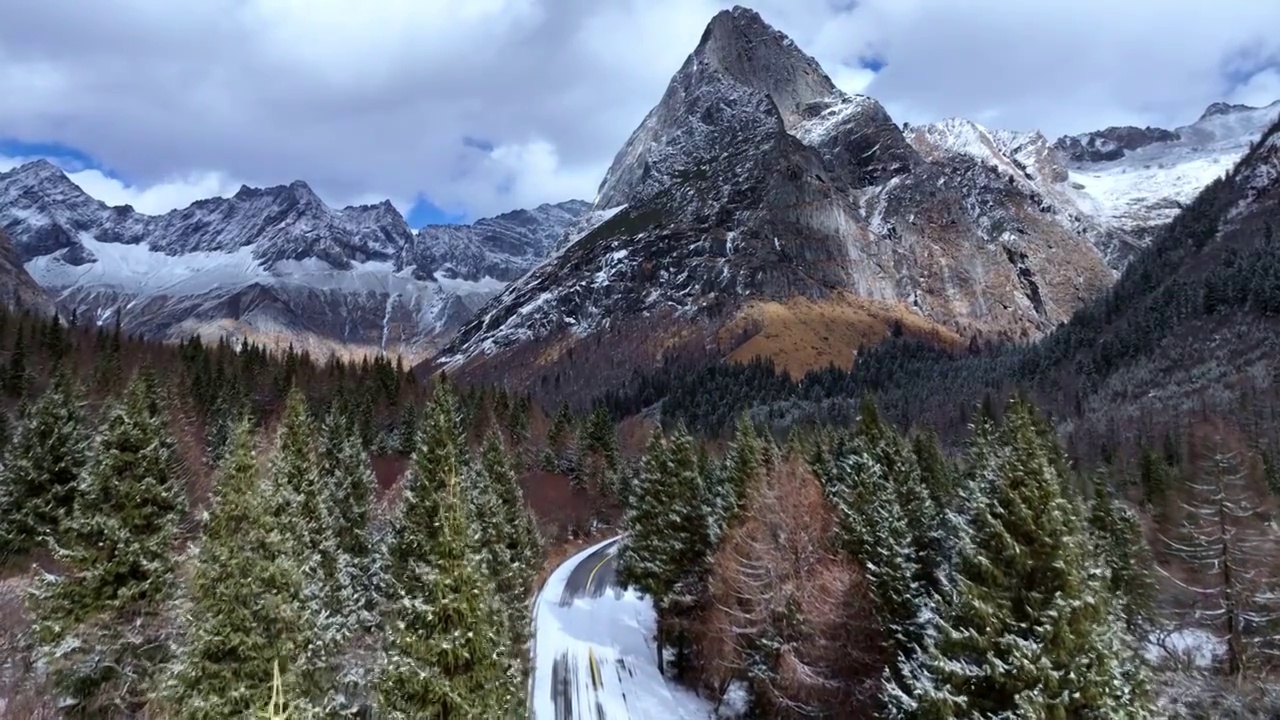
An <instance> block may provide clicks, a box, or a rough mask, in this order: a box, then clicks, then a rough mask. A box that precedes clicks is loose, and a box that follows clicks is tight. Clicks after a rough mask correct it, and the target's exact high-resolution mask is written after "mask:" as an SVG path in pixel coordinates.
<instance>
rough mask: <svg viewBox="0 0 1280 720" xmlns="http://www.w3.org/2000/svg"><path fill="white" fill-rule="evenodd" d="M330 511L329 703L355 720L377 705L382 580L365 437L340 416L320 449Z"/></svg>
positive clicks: (325, 568) (325, 565)
mask: <svg viewBox="0 0 1280 720" xmlns="http://www.w3.org/2000/svg"><path fill="white" fill-rule="evenodd" d="M317 457H318V462H319V478H320V483H321V488H322V490H323V497H322V506H323V509H324V514H325V516H326V518H327V523H328V525H329V528H330V529H331V532H329V533H327V534H326V536H325V538H324V540H323V541H322V544H321V546H320V548H319V551H320V556H319V560H318V566H319V568H320V569H321V572H322V580H323V583H324V590H323V593H322V595H323V598H324V600H323V607H322V611H321V613H320V616H319V620H320V622H319V630H320V632H322V633H326V634H328V638H327V639H326V640H325V641H324V642H323V643H322V644H321V645H322V646H325V647H331V648H334V650H333V654H334V655H337V660H338V666H337V668H336V670H337V673H338V677H337V681H336V682H334V683H333V684H332V685H331V686H330V689H329V692H328V697H327V698H326V700H325V702H324V703H323V704H324V706H325V707H328V708H330V709H331V711H332V712H335V713H340V714H351V713H353V712H356V711H358V710H359V708H361V707H365V706H368V705H370V703H372V695H373V685H374V673H375V672H376V666H377V661H378V652H379V649H380V648H379V645H380V642H379V637H380V634H379V629H378V598H379V595H380V592H381V590H382V584H381V583H380V581H379V577H378V568H377V558H376V557H375V553H376V548H375V540H374V538H373V535H372V506H373V489H374V476H373V468H372V467H371V466H370V463H369V453H368V452H367V451H366V449H365V447H364V444H363V442H362V441H361V438H360V434H359V433H357V432H355V426H354V423H352V422H351V421H350V419H349V418H348V417H347V416H346V415H345V414H344V413H342V412H340V411H339V410H338V409H336V408H335V409H332V410H330V412H329V414H328V416H327V417H326V418H325V422H324V425H323V427H322V428H321V431H320V443H319V448H318V453H317Z"/></svg>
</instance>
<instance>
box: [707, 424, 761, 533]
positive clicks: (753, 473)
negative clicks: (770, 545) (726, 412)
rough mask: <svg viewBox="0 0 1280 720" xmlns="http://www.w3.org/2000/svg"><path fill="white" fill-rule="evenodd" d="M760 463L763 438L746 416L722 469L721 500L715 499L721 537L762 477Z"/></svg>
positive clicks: (734, 434)
mask: <svg viewBox="0 0 1280 720" xmlns="http://www.w3.org/2000/svg"><path fill="white" fill-rule="evenodd" d="M762 465H763V463H762V461H761V459H760V438H759V436H757V435H756V429H755V426H754V425H752V424H751V420H750V419H749V418H748V417H747V416H746V414H745V413H744V414H743V415H742V416H741V417H739V418H738V424H737V426H736V428H735V429H734V433H733V442H731V443H730V444H729V452H728V453H727V454H726V455H725V458H724V464H723V468H722V475H723V479H724V482H723V483H721V484H720V486H719V487H720V488H721V489H722V490H723V493H722V497H719V498H716V500H717V504H718V506H719V510H720V513H721V515H722V521H721V525H720V528H719V530H720V532H718V533H717V535H721V534H723V532H724V529H725V528H727V527H728V526H729V525H730V524H731V523H732V522H733V521H734V520H736V519H737V516H738V513H739V511H740V510H741V508H742V503H743V502H745V499H746V496H747V489H748V488H749V487H751V485H752V483H753V482H754V481H755V479H756V478H757V477H758V476H759V474H760V472H761V470H762V469H763V468H762Z"/></svg>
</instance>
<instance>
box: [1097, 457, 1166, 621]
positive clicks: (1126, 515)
mask: <svg viewBox="0 0 1280 720" xmlns="http://www.w3.org/2000/svg"><path fill="white" fill-rule="evenodd" d="M1093 484H1094V497H1093V502H1092V503H1091V504H1090V506H1089V527H1090V529H1091V530H1092V531H1093V539H1094V543H1095V544H1096V545H1097V548H1098V550H1099V552H1100V553H1101V555H1102V558H1103V560H1104V562H1105V563H1106V571H1107V588H1108V590H1109V591H1110V592H1111V596H1112V598H1113V602H1114V603H1115V604H1116V607H1117V608H1118V609H1119V610H1120V613H1121V615H1123V616H1124V618H1125V623H1126V624H1127V626H1128V628H1129V631H1130V632H1131V633H1133V634H1134V635H1135V636H1140V635H1141V634H1142V633H1143V632H1144V629H1145V626H1146V625H1147V621H1148V620H1150V617H1151V612H1152V608H1153V602H1154V593H1155V585H1154V583H1153V582H1152V577H1151V571H1150V568H1151V567H1152V560H1151V553H1150V551H1149V550H1148V548H1147V542H1146V539H1145V538H1143V536H1142V525H1141V522H1140V521H1139V520H1138V515H1137V513H1135V512H1134V511H1133V510H1131V509H1130V508H1129V507H1128V506H1127V505H1125V504H1124V503H1123V502H1122V501H1121V500H1119V499H1118V498H1117V497H1115V495H1114V494H1113V493H1112V491H1111V486H1110V484H1109V483H1108V482H1107V478H1106V476H1105V475H1102V474H1098V475H1096V476H1095V477H1094V481H1093Z"/></svg>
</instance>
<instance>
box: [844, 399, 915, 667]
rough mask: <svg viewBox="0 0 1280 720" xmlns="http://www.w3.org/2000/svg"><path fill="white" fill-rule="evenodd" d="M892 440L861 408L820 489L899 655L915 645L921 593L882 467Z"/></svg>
mask: <svg viewBox="0 0 1280 720" xmlns="http://www.w3.org/2000/svg"><path fill="white" fill-rule="evenodd" d="M892 437H893V433H892V430H891V429H890V428H887V427H885V426H884V425H883V424H881V423H880V421H879V416H878V413H877V412H876V411H875V408H874V406H872V405H870V404H866V405H864V407H863V410H862V413H861V414H860V416H859V420H858V430H857V433H856V435H855V436H854V437H853V439H852V440H851V441H849V442H848V444H847V445H845V444H844V443H838V447H837V449H836V452H837V453H838V454H837V455H834V456H833V459H832V465H831V467H830V468H828V470H827V473H828V477H827V480H826V483H827V485H828V493H829V494H830V496H831V500H832V504H833V505H834V506H835V508H836V517H837V520H838V522H839V528H840V536H841V541H842V545H843V547H844V549H845V551H846V552H847V553H848V554H849V555H850V556H851V557H853V558H854V559H855V560H857V561H858V562H859V563H860V564H861V565H862V566H863V567H864V568H865V569H866V574H867V579H868V581H869V583H870V586H871V593H872V595H873V596H874V598H875V601H876V606H877V608H876V609H877V614H878V616H879V618H880V621H881V623H882V624H883V625H884V627H885V630H886V634H887V635H888V637H889V640H890V641H891V642H892V643H893V644H894V646H895V648H897V649H899V650H901V651H904V652H905V651H907V650H908V649H910V648H912V647H914V646H915V645H916V644H918V643H919V642H920V633H921V629H920V625H919V624H920V616H921V603H922V596H923V594H924V591H925V590H924V588H923V587H922V586H921V577H922V575H923V572H922V563H921V560H920V558H919V556H918V555H917V552H918V550H917V543H916V536H915V534H914V533H913V532H912V527H911V526H910V525H909V524H908V523H909V521H910V520H911V519H909V518H908V517H907V515H906V514H905V512H904V508H903V505H902V502H901V498H902V494H901V493H899V492H898V489H897V487H895V484H896V478H895V477H894V476H893V475H892V473H893V471H894V469H895V467H894V465H893V464H892V463H891V462H887V461H886V458H888V457H889V456H890V455H891V454H892V451H893V447H894V446H896V445H899V444H896V443H893V442H892ZM899 449H900V448H899ZM907 452H908V454H910V451H909V450H908V451H907ZM917 480H918V478H917Z"/></svg>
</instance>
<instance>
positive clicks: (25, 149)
mask: <svg viewBox="0 0 1280 720" xmlns="http://www.w3.org/2000/svg"><path fill="white" fill-rule="evenodd" d="M0 155H3V156H5V157H11V158H31V159H35V158H47V159H49V160H51V161H53V163H54V164H55V165H57V166H59V167H61V168H63V169H64V170H66V171H67V172H77V171H80V170H88V169H94V170H98V171H101V172H102V174H104V175H106V176H108V177H113V178H116V179H117V180H119V179H120V177H119V176H118V175H116V174H115V173H113V172H111V171H110V170H108V169H107V168H105V167H103V166H102V164H101V163H99V162H98V161H97V160H94V159H93V158H92V157H90V156H89V155H88V154H86V153H84V152H81V151H80V150H77V149H75V148H73V147H71V146H69V145H63V144H62V143H39V142H37V143H33V142H23V141H22V140H14V139H13V138H0Z"/></svg>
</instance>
